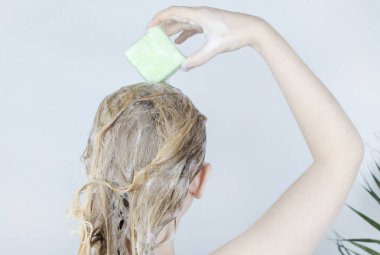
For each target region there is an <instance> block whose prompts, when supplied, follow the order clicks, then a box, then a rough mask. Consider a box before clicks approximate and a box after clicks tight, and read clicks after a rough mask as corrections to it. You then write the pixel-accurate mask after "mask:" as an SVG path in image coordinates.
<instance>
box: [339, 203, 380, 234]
mask: <svg viewBox="0 0 380 255" xmlns="http://www.w3.org/2000/svg"><path fill="white" fill-rule="evenodd" d="M346 205H347V206H348V207H349V208H350V209H351V210H353V211H354V212H355V213H356V214H358V215H359V216H360V217H361V218H363V219H364V220H365V221H366V222H368V223H369V224H370V225H371V226H373V227H374V228H376V229H377V230H378V231H380V224H379V223H377V222H376V221H374V220H372V219H371V218H369V217H368V216H366V215H365V214H363V213H362V212H359V211H358V210H356V209H354V208H353V207H352V206H350V205H348V204H346Z"/></svg>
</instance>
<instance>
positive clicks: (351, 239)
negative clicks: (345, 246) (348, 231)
mask: <svg viewBox="0 0 380 255" xmlns="http://www.w3.org/2000/svg"><path fill="white" fill-rule="evenodd" d="M339 241H354V242H363V243H376V244H380V240H376V239H369V238H350V239H339Z"/></svg>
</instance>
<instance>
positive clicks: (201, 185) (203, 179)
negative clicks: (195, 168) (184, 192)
mask: <svg viewBox="0 0 380 255" xmlns="http://www.w3.org/2000/svg"><path fill="white" fill-rule="evenodd" d="M211 169H212V167H211V164H210V163H205V164H203V165H202V167H201V169H200V170H199V172H198V174H197V175H196V176H195V178H194V180H193V181H192V182H191V184H190V187H189V191H190V193H191V194H192V195H193V197H195V198H197V199H199V198H201V197H202V195H203V191H204V189H205V186H206V183H207V180H208V177H209V175H210V174H211Z"/></svg>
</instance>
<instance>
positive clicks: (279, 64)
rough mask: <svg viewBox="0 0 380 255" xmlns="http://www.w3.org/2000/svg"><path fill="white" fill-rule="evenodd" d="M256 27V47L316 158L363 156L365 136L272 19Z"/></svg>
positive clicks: (357, 158) (359, 157)
mask: <svg viewBox="0 0 380 255" xmlns="http://www.w3.org/2000/svg"><path fill="white" fill-rule="evenodd" d="M253 29H255V31H253V33H254V34H255V40H254V48H255V49H256V50H257V52H258V53H259V54H260V55H261V56H262V57H263V58H264V60H265V62H266V63H267V65H268V66H269V68H270V70H271V72H272V74H273V75H274V77H275V79H276V81H277V83H278V85H279V86H280V89H281V91H282V93H283V94H284V96H285V98H286V101H287V103H288V105H289V106H290V108H291V110H292V112H293V115H294V117H295V119H296V121H297V123H298V125H299V127H300V129H301V132H302V134H303V136H304V138H305V140H306V142H307V145H308V147H309V150H310V152H311V154H312V157H313V159H314V160H315V161H331V160H333V161H334V160H341V159H345V160H346V159H353V160H361V159H362V156H363V155H362V154H363V151H364V146H363V142H362V140H361V137H360V135H359V133H358V131H357V130H356V128H355V127H354V126H353V124H352V123H351V121H350V119H349V118H348V116H347V115H346V114H345V112H344V111H343V109H342V108H341V106H340V105H339V103H338V102H337V101H336V99H335V97H334V96H333V95H332V94H331V93H330V92H329V90H328V89H327V88H326V87H325V86H324V84H323V83H322V82H321V81H320V80H319V79H318V77H316V76H315V75H314V73H313V72H312V71H311V70H310V69H309V68H308V66H307V65H306V64H305V63H304V62H303V61H302V59H301V58H300V57H299V56H298V55H297V53H296V52H295V51H294V50H293V49H292V48H291V47H290V45H289V44H288V43H287V42H286V40H285V39H284V38H283V37H282V36H281V35H280V34H279V33H278V32H277V31H276V30H275V29H274V28H273V27H272V26H271V25H270V24H269V23H267V22H265V21H262V22H260V24H258V25H257V26H256V27H253ZM327 64H328V63H327Z"/></svg>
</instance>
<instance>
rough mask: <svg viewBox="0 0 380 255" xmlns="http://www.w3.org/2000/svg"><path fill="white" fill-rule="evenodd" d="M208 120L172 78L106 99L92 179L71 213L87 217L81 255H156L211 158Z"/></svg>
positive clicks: (85, 158) (90, 148) (94, 137)
mask: <svg viewBox="0 0 380 255" xmlns="http://www.w3.org/2000/svg"><path fill="white" fill-rule="evenodd" d="M206 120H207V118H206V117H205V116H204V115H203V114H201V113H200V112H199V111H198V109H197V108H196V107H195V106H194V105H193V103H192V102H191V100H190V99H189V98H188V97H187V96H186V95H184V94H183V93H182V91H181V90H180V89H178V88H175V87H173V86H171V85H170V84H168V83H166V82H160V83H154V84H149V83H136V84H132V85H129V86H124V87H122V88H120V89H119V90H117V91H115V92H113V93H111V94H110V95H108V96H106V97H105V98H104V99H103V100H102V102H101V103H100V105H99V108H98V110H97V112H96V115H95V119H94V122H93V127H92V130H91V133H90V137H89V138H88V142H87V146H86V148H85V150H84V152H83V154H82V157H81V161H82V162H83V163H84V166H85V173H86V176H87V178H88V182H87V183H85V184H84V185H82V186H81V187H80V188H79V189H78V190H77V192H76V193H75V195H74V198H73V200H72V202H71V204H70V207H69V210H68V213H69V214H70V215H72V216H74V217H75V218H76V219H78V220H79V222H80V225H79V229H78V233H79V236H80V240H81V243H80V247H79V251H78V254H80V255H88V254H99V255H119V254H120V255H136V254H137V255H151V254H153V252H154V246H155V240H156V237H157V235H158V234H159V232H160V231H161V230H162V228H163V227H164V226H165V225H166V224H168V223H169V222H170V221H172V220H173V219H174V218H175V217H176V216H177V214H178V213H179V211H180V210H181V208H182V206H183V202H184V200H185V197H186V195H187V193H188V190H189V184H190V183H191V182H192V180H193V179H194V177H195V176H196V174H197V173H198V171H199V170H200V168H201V166H202V165H203V163H204V159H205V149H206V127H205V123H206Z"/></svg>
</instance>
